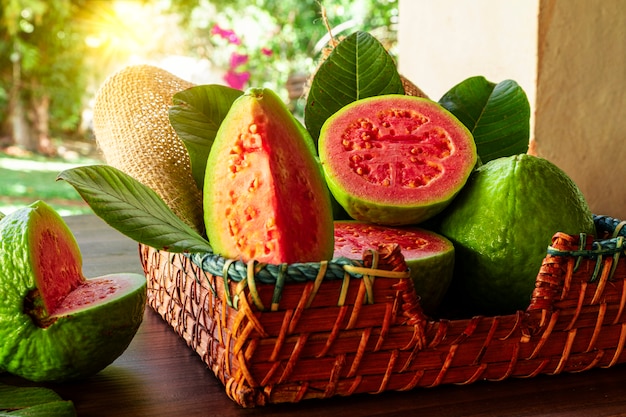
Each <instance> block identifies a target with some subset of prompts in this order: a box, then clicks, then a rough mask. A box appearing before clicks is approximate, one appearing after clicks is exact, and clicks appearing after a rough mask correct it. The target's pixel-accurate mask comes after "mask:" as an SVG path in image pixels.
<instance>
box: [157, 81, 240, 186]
mask: <svg viewBox="0 0 626 417" xmlns="http://www.w3.org/2000/svg"><path fill="white" fill-rule="evenodd" d="M242 94H243V92H242V91H241V90H236V89H234V88H230V87H226V86H223V85H217V84H209V85H199V86H195V87H191V88H188V89H186V90H183V91H180V92H178V93H176V94H174V97H173V98H172V101H173V103H174V104H173V105H172V106H171V107H170V109H169V119H170V124H171V125H172V127H173V128H174V130H175V131H176V134H177V135H178V137H180V139H181V140H182V141H183V143H184V144H185V147H186V148H187V152H188V153H189V159H190V162H191V173H192V175H193V178H194V180H195V181H196V185H197V186H198V188H199V189H200V190H202V189H203V186H204V174H205V171H206V161H207V158H208V157H209V151H210V150H211V145H213V140H214V139H215V135H216V134H217V129H218V128H219V127H220V124H221V123H222V120H224V117H225V116H226V113H228V110H229V109H230V106H231V105H232V104H233V102H234V101H235V100H236V99H237V97H239V96H240V95H242Z"/></svg>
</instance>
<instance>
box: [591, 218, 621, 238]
mask: <svg viewBox="0 0 626 417" xmlns="http://www.w3.org/2000/svg"><path fill="white" fill-rule="evenodd" d="M593 221H594V223H595V225H596V229H598V233H602V232H606V233H608V234H609V235H611V236H613V237H618V236H624V237H626V227H624V225H625V224H626V222H625V221H621V220H618V219H615V218H613V217H610V216H599V215H594V216H593Z"/></svg>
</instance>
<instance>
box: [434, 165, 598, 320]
mask: <svg viewBox="0 0 626 417" xmlns="http://www.w3.org/2000/svg"><path fill="white" fill-rule="evenodd" d="M439 232H440V233H441V234H443V235H444V236H446V237H447V238H448V239H450V240H451V241H452V242H453V243H454V246H455V248H456V254H457V256H456V267H455V276H454V280H453V281H454V284H453V287H454V291H455V292H456V294H457V295H459V296H460V298H461V300H459V301H460V302H463V301H466V302H468V306H469V308H470V309H472V311H473V312H481V313H488V314H500V313H503V314H508V313H511V312H514V311H516V310H519V309H522V310H523V309H526V307H528V304H529V301H530V298H531V296H532V292H533V289H534V286H535V281H536V278H537V274H538V272H539V269H540V267H541V264H542V261H543V259H544V258H545V256H546V252H547V247H548V246H549V245H550V243H551V240H552V237H553V236H554V234H555V233H557V232H564V233H569V234H575V235H577V234H579V233H586V234H589V235H595V226H594V223H593V215H592V213H591V211H590V209H589V206H588V205H587V202H586V200H585V197H584V195H583V194H582V192H581V191H580V189H579V188H578V187H577V185H576V184H575V183H574V181H573V180H572V179H571V178H570V177H569V176H568V175H567V174H566V173H565V172H564V171H562V170H561V169H560V168H558V167H557V166H556V165H554V164H553V163H551V162H550V161H548V160H546V159H543V158H540V157H536V156H532V155H527V154H520V155H515V156H511V157H503V158H498V159H494V160H492V161H490V162H488V163H486V164H485V165H483V166H481V167H479V168H478V169H476V171H475V172H474V173H473V174H472V175H471V176H470V178H469V180H468V182H467V184H466V185H465V187H464V188H463V190H462V191H461V192H460V193H459V195H458V196H457V198H456V199H455V200H454V202H453V203H452V204H451V205H450V207H449V208H448V209H447V211H445V212H444V213H443V216H442V218H441V223H440V226H439ZM457 298H459V297H457Z"/></svg>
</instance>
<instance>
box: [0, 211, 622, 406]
mask: <svg viewBox="0 0 626 417" xmlns="http://www.w3.org/2000/svg"><path fill="white" fill-rule="evenodd" d="M66 221H67V223H68V225H69V226H70V228H71V229H72V231H73V233H74V235H75V236H76V238H77V240H78V242H79V244H80V246H81V249H82V252H83V258H84V271H85V275H86V276H88V277H94V276H98V275H102V274H106V273H114V272H140V273H141V272H142V270H141V266H140V264H139V257H138V252H137V244H136V243H135V242H133V241H131V240H130V239H128V238H126V237H124V236H123V235H121V234H119V233H118V232H117V231H115V230H114V229H112V228H111V227H109V226H108V225H106V224H105V223H104V222H102V221H101V220H100V219H99V218H97V217H95V216H92V215H84V216H72V217H68V218H66ZM0 383H9V384H14V385H33V384H32V383H29V382H27V381H23V380H21V379H19V378H16V377H13V376H10V375H6V374H4V375H0ZM47 386H49V387H50V388H52V389H54V390H55V391H56V392H57V393H59V395H61V396H62V397H63V398H65V399H69V400H72V401H73V402H74V404H75V406H76V409H77V411H78V415H79V416H81V417H88V416H94V417H95V416H116V417H124V416H133V417H142V416H149V417H158V416H163V417H165V416H167V417H174V416H181V417H194V416H261V415H262V416H291V415H298V416H300V417H305V416H332V415H342V416H343V415H346V416H379V417H382V416H400V415H402V416H418V415H419V416H422V417H423V416H446V417H451V416H453V417H456V416H482V417H486V416H497V417H506V416H568V417H572V416H584V417H595V416H626V367H625V366H624V365H619V366H616V367H613V368H610V369H594V370H591V371H587V372H584V373H578V374H560V375H554V376H547V375H546V376H539V377H535V378H531V379H509V380H506V381H502V382H477V383H474V384H470V385H463V386H461V385H448V386H438V387H436V388H418V389H415V390H413V391H409V392H387V393H383V394H377V395H357V396H352V397H348V398H333V399H329V400H308V401H304V402H301V403H298V404H281V405H271V406H266V407H261V408H255V409H243V408H241V407H240V406H238V405H237V404H235V403H234V402H232V401H231V400H230V399H229V398H228V397H227V396H226V394H225V392H224V389H223V387H222V385H221V383H220V382H219V381H218V380H217V379H216V378H215V377H214V376H213V374H212V373H211V371H210V370H209V369H208V368H207V367H206V366H205V365H204V363H203V362H202V361H201V360H200V358H199V357H198V356H197V355H196V354H195V353H194V352H193V351H192V350H191V349H190V348H188V347H187V346H186V344H185V343H184V341H183V340H182V339H180V338H179V337H178V336H177V335H176V334H175V333H174V332H173V330H171V329H170V327H169V326H168V325H167V324H166V323H165V322H164V321H163V320H162V319H161V318H160V317H159V316H157V315H156V314H155V313H154V312H153V311H152V310H150V309H149V308H148V309H147V310H146V313H145V318H144V322H143V323H142V325H141V327H140V329H139V332H138V333H137V336H136V337H135V338H134V339H133V341H132V343H131V345H130V346H129V348H128V349H127V350H126V352H125V353H124V354H123V355H122V356H120V357H119V358H118V359H117V360H116V361H115V362H114V363H113V364H111V365H110V366H108V367H107V368H106V369H104V370H103V371H101V372H100V373H99V374H97V375H95V376H93V377H91V378H88V379H87V380H83V381H80V382H72V383H64V384H50V385H47Z"/></svg>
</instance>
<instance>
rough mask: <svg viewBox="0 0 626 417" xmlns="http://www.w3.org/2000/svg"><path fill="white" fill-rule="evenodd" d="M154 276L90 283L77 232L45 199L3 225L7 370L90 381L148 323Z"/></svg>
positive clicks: (0, 351) (0, 361)
mask: <svg viewBox="0 0 626 417" xmlns="http://www.w3.org/2000/svg"><path fill="white" fill-rule="evenodd" d="M145 304H146V279H145V277H144V276H143V275H140V274H132V273H124V274H113V275H106V276H102V277H98V278H92V279H86V278H85V277H84V276H83V273H82V255H81V253H80V249H79V247H78V244H77V242H76V240H75V238H74V236H73V235H72V233H71V231H70V230H69V228H68V227H67V225H66V224H65V222H64V221H63V219H62V218H61V217H60V216H59V214H58V213H57V212H56V211H54V209H52V208H51V207H50V206H48V205H47V204H46V203H44V202H42V201H37V202H35V203H33V204H31V205H30V206H27V207H23V208H21V209H18V210H16V211H14V212H13V213H11V214H8V215H7V216H6V217H4V218H3V219H2V220H0V341H2V343H0V371H7V372H9V373H12V374H15V375H18V376H20V377H23V378H25V379H28V380H32V381H63V380H70V379H79V378H84V377H87V376H89V375H92V374H95V373H97V372H99V371H100V370H102V369H104V368H105V367H106V366H108V365H109V364H110V363H111V362H113V361H114V360H115V359H116V358H117V357H118V356H120V355H121V354H122V353H123V352H124V351H125V350H126V348H127V347H128V345H129V344H130V342H131V340H132V339H133V337H134V335H135V333H136V332H137V330H138V328H139V325H140V324H141V322H142V320H143V313H144V309H145Z"/></svg>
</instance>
